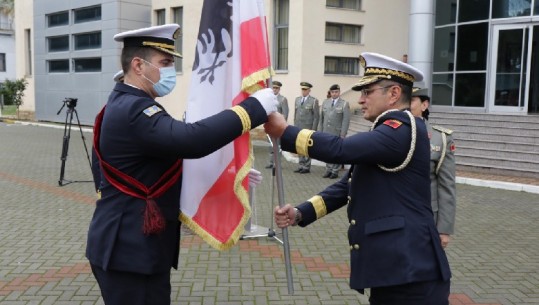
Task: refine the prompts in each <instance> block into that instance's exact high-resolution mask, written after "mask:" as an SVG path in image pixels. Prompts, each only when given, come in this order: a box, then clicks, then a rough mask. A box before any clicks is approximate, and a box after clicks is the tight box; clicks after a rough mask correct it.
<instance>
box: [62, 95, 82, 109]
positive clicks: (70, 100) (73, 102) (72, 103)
mask: <svg viewBox="0 0 539 305" xmlns="http://www.w3.org/2000/svg"><path fill="white" fill-rule="evenodd" d="M78 100H79V99H78V98H74V97H66V98H65V99H64V104H66V106H67V108H75V107H77V101H78Z"/></svg>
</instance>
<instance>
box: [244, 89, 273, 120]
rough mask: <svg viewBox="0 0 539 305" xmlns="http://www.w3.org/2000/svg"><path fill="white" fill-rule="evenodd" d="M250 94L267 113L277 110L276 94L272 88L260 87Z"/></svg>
mask: <svg viewBox="0 0 539 305" xmlns="http://www.w3.org/2000/svg"><path fill="white" fill-rule="evenodd" d="M251 96H252V97H254V98H256V99H257V100H258V102H260V104H261V105H262V107H264V110H266V114H267V115H270V113H272V112H275V111H277V105H278V104H279V102H278V101H277V95H275V93H273V89H271V88H265V89H260V90H258V91H257V92H255V93H253V94H252V95H251Z"/></svg>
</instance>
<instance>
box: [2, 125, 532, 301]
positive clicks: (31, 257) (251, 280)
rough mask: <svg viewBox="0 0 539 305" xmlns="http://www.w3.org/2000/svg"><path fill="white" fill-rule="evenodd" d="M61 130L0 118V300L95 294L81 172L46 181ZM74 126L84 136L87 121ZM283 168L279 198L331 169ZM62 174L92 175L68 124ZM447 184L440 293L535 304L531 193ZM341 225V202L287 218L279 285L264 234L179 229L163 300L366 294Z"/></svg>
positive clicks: (265, 206) (313, 185)
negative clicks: (454, 200) (215, 239)
mask: <svg viewBox="0 0 539 305" xmlns="http://www.w3.org/2000/svg"><path fill="white" fill-rule="evenodd" d="M62 135H63V129H61V128H48V127H42V126H31V125H22V124H6V123H2V122H0V145H1V146H0V194H1V195H0V207H1V210H2V214H1V216H0V217H1V221H0V304H2V305H19V304H20V305H23V304H24V305H29V304H60V305H62V304H65V305H78V304H84V305H90V304H92V305H93V304H103V302H102V300H101V298H100V293H99V289H98V287H97V284H96V282H95V279H94V278H93V276H92V274H91V272H90V269H89V266H88V262H87V260H86V258H85V257H84V250H85V246H86V233H87V230H88V224H89V221H90V219H91V217H92V213H93V209H94V202H95V195H94V192H93V184H92V183H90V182H77V183H72V184H68V185H65V186H62V187H60V186H58V179H59V174H60V165H61V163H60V162H61V161H60V154H61V148H62ZM85 136H86V141H87V143H88V145H89V143H90V140H91V133H85ZM254 152H255V167H256V168H257V169H260V170H261V171H262V172H263V174H264V180H263V182H262V184H261V185H260V186H258V187H257V188H256V191H255V211H254V216H253V222H254V224H255V225H257V226H259V227H265V228H267V227H271V225H272V224H271V221H270V220H271V201H272V200H271V199H272V197H274V198H276V195H273V196H272V194H271V190H272V183H271V181H272V179H271V171H270V170H267V169H264V165H265V164H266V162H267V159H268V154H267V152H268V150H267V147H262V146H255V148H254ZM295 168H296V165H295V164H293V163H291V162H288V161H283V179H284V181H285V183H284V188H285V200H286V201H287V202H292V203H298V202H300V201H303V200H304V199H307V198H310V197H311V196H312V195H313V194H315V193H316V192H317V191H319V190H321V189H322V188H324V187H325V186H327V185H329V184H330V183H332V182H333V181H334V180H328V179H323V178H322V177H321V176H322V174H323V173H324V169H323V168H322V167H313V169H312V172H311V174H306V175H300V174H295V173H293V172H292V171H293V170H294V169H295ZM65 178H66V179H67V180H77V181H89V180H91V178H92V176H91V172H90V168H89V165H88V160H87V158H86V154H85V153H84V149H83V145H82V139H81V136H80V133H79V132H78V130H76V131H73V132H72V133H71V140H70V146H69V155H68V159H67V162H66V173H65ZM470 178H474V179H482V178H489V179H493V177H481V176H477V177H470ZM494 178H495V177H494ZM510 182H512V183H519V181H518V180H517V181H510ZM530 184H532V183H530ZM538 185H539V184H538ZM457 191H458V211H457V228H456V231H457V232H456V234H455V235H454V236H453V240H452V241H451V243H450V245H449V247H448V249H447V253H448V257H449V259H450V264H451V267H452V272H453V278H452V288H451V292H452V294H451V298H450V304H451V305H465V304H466V305H468V304H470V305H471V304H482V305H487V304H489V305H494V304H499V305H524V304H534V305H537V304H539V255H538V253H539V194H534V193H528V192H516V191H508V190H502V189H495V188H486V187H478V186H473V185H465V184H459V185H458V190H457ZM274 201H276V199H274ZM347 226H348V224H347V221H346V215H345V211H344V210H342V211H338V212H336V213H333V214H331V215H330V216H328V217H325V218H323V219H321V220H319V221H318V222H316V223H314V224H312V225H311V226H309V227H307V228H305V229H302V228H291V229H290V230H289V237H290V248H291V256H292V265H293V277H294V290H295V294H294V295H288V292H287V284H286V273H285V266H284V260H283V256H282V247H281V246H280V244H279V242H277V241H276V240H275V239H273V238H268V237H262V238H253V239H246V240H241V241H239V242H238V244H237V246H235V247H233V248H232V249H231V250H230V251H226V252H218V251H216V250H213V249H212V248H210V247H209V246H208V245H206V244H205V243H204V242H202V241H201V240H200V238H198V237H197V236H195V235H193V234H191V233H190V232H189V231H188V230H183V231H182V239H181V254H180V268H179V270H174V271H173V272H172V287H173V292H172V299H173V304H182V305H202V304H204V305H213V304H216V305H217V304H218V305H229V304H230V305H232V304H242V305H254V304H256V305H261V304H279V305H280V304H283V305H284V304H294V305H296V304H297V305H302V304H305V305H307V304H309V305H311V304H313V305H316V304H324V305H326V304H328V305H332V304H368V302H367V297H366V296H362V295H360V294H358V293H356V292H355V291H352V290H351V289H350V288H349V286H348V273H349V264H348V261H349V257H348V255H349V247H348V243H347V240H346V233H345V232H346V230H347Z"/></svg>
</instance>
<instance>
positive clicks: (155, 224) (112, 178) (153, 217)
mask: <svg viewBox="0 0 539 305" xmlns="http://www.w3.org/2000/svg"><path fill="white" fill-rule="evenodd" d="M104 114H105V107H103V109H102V110H101V112H99V114H98V115H97V117H96V119H95V125H94V150H95V153H96V155H97V158H98V159H99V163H100V165H101V168H102V169H103V175H104V176H105V178H106V179H107V180H108V181H109V183H110V184H111V185H112V186H114V187H115V188H117V189H118V190H120V191H121V192H122V193H124V194H127V195H130V196H133V197H136V198H139V199H143V200H145V201H146V207H145V208H144V224H143V228H142V231H143V232H144V234H146V235H150V234H155V233H160V232H162V231H163V230H164V229H165V218H164V217H163V214H161V211H160V210H159V207H158V206H157V203H156V202H155V200H154V199H155V198H159V197H161V196H162V195H163V194H164V193H165V192H166V191H167V190H168V189H169V188H170V187H171V186H173V185H174V184H176V182H178V179H179V178H180V175H181V173H182V170H183V168H182V159H178V161H176V162H175V163H174V165H172V166H171V167H170V168H169V169H168V170H167V171H166V172H165V173H164V174H163V175H162V176H161V178H159V180H157V182H155V183H154V184H153V185H152V186H151V187H150V188H148V187H146V186H145V185H144V184H142V183H141V182H140V181H138V180H137V179H135V178H133V177H131V176H129V175H127V174H125V173H123V172H121V171H120V170H118V169H116V168H114V167H113V166H112V165H110V164H108V163H107V162H105V160H103V158H102V157H101V153H100V151H99V136H100V134H101V123H102V122H103V116H104Z"/></svg>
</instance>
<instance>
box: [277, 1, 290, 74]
mask: <svg viewBox="0 0 539 305" xmlns="http://www.w3.org/2000/svg"><path fill="white" fill-rule="evenodd" d="M274 1H275V6H274V7H275V20H274V23H275V29H274V30H275V34H274V35H275V36H274V39H275V43H274V52H275V54H274V55H273V58H274V60H273V65H274V69H275V70H288V18H289V12H290V11H289V8H290V3H289V0H274Z"/></svg>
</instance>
